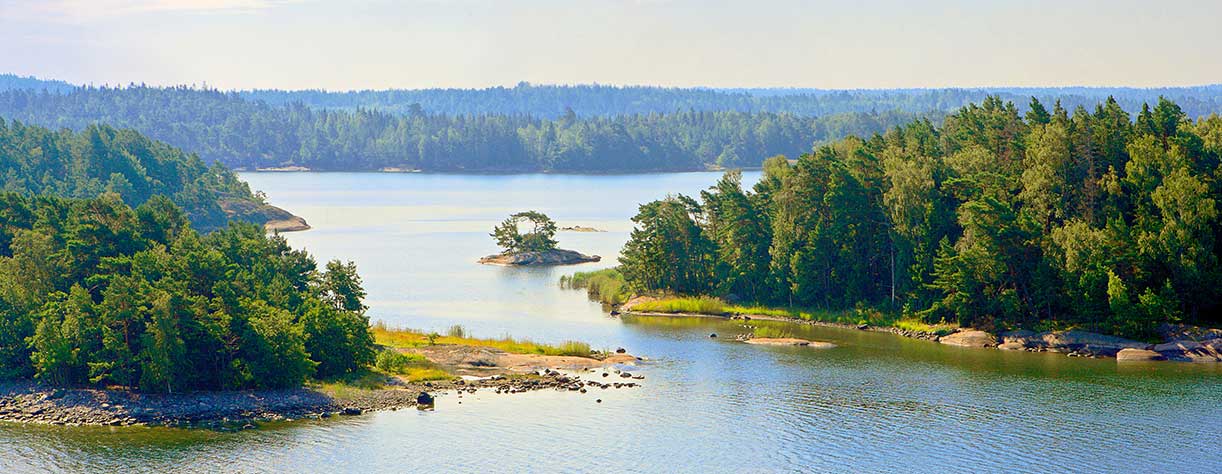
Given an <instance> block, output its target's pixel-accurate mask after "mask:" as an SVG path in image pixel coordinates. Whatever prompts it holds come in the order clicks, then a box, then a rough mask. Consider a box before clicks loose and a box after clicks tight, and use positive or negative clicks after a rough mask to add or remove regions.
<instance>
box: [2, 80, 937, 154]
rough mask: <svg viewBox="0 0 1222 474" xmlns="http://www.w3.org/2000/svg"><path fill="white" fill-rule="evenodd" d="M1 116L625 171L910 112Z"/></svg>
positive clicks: (271, 143) (788, 148) (112, 104)
mask: <svg viewBox="0 0 1222 474" xmlns="http://www.w3.org/2000/svg"><path fill="white" fill-rule="evenodd" d="M0 116H3V117H8V118H10V119H13V120H19V121H22V122H25V123H30V124H38V125H42V126H46V127H53V128H69V129H74V130H83V129H85V128H86V127H88V126H90V125H92V124H97V123H102V124H108V125H110V126H114V127H123V128H132V129H135V130H137V131H139V132H141V133H143V134H146V135H148V136H149V137H152V138H154V139H157V140H162V141H165V142H167V143H169V144H171V145H173V146H177V147H180V148H183V149H186V150H191V151H192V152H195V153H198V154H199V155H200V156H201V157H203V158H204V159H205V160H209V161H215V162H219V163H223V164H225V165H227V166H229V167H234V168H246V169H254V168H266V167H278V166H304V167H308V168H312V169H319V170H377V169H381V168H413V169H423V170H429V171H493V172H495V171H568V172H630V171H674V170H702V169H706V168H708V167H711V166H727V167H756V166H759V159H758V158H759V157H760V156H770V155H774V154H783V153H784V154H798V153H803V152H805V151H809V150H810V149H812V147H813V146H814V145H815V144H816V143H819V142H823V141H828V140H831V139H835V138H838V137H842V136H845V135H848V134H863V135H864V134H870V133H874V132H878V131H882V130H885V129H886V128H887V127H889V126H893V125H897V124H900V123H904V122H906V121H908V120H911V119H912V118H913V114H908V113H900V112H851V113H843V114H837V115H830V116H826V117H820V118H812V117H802V116H798V115H794V114H790V113H751V112H736V111H690V110H689V111H677V112H670V113H646V114H639V115H621V116H616V117H583V116H579V115H577V114H576V113H574V112H573V111H572V110H568V111H567V113H565V114H562V115H561V116H559V117H557V118H555V119H542V118H537V117H534V116H530V115H521V114H475V115H450V114H440V113H432V112H426V111H424V110H423V109H421V108H419V107H417V108H414V109H413V110H410V111H408V112H407V113H405V114H395V113H390V112H384V111H379V110H372V109H364V108H360V109H355V110H324V109H315V108H311V107H307V106H305V105H302V104H299V103H294V104H289V105H284V106H273V105H268V104H267V103H264V102H262V101H253V100H247V99H245V98H243V96H242V95H240V94H237V93H224V92H218V91H214V90H200V89H192V88H185V87H178V88H151V87H142V86H133V87H128V88H118V89H112V88H78V89H74V90H72V91H71V92H67V93H56V92H48V91H45V90H39V91H34V90H10V91H6V92H0Z"/></svg>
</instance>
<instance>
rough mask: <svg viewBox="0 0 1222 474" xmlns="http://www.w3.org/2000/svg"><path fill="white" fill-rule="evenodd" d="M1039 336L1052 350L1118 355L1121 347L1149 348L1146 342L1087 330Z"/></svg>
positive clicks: (1041, 334)
mask: <svg viewBox="0 0 1222 474" xmlns="http://www.w3.org/2000/svg"><path fill="white" fill-rule="evenodd" d="M1037 337H1038V338H1039V339H1040V340H1041V341H1042V342H1043V344H1044V346H1045V347H1047V349H1048V350H1049V351H1051V352H1076V351H1081V350H1083V349H1085V350H1088V351H1090V352H1092V353H1095V354H1102V355H1116V353H1117V352H1119V351H1120V350H1121V349H1149V347H1150V345H1149V344H1146V343H1144V342H1138V341H1133V340H1129V339H1124V338H1121V337H1116V336H1106V335H1103V334H1095V333H1092V332H1086V331H1059V332H1046V333H1040V334H1038V335H1037Z"/></svg>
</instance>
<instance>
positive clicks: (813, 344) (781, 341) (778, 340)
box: [743, 337, 836, 349]
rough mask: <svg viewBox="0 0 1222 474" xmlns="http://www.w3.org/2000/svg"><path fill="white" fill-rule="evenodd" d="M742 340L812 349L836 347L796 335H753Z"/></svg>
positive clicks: (749, 342) (752, 342)
mask: <svg viewBox="0 0 1222 474" xmlns="http://www.w3.org/2000/svg"><path fill="white" fill-rule="evenodd" d="M743 342H746V343H747V344H757V345H765V346H802V347H810V348H813V349H832V348H834V347H836V345H835V344H832V343H830V342H822V341H808V340H806V339H798V338H796V337H753V338H750V339H747V340H745V341H743Z"/></svg>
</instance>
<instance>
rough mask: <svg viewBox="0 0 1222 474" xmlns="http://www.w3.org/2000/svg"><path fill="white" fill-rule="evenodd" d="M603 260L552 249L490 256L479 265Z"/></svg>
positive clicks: (480, 260) (523, 264)
mask: <svg viewBox="0 0 1222 474" xmlns="http://www.w3.org/2000/svg"><path fill="white" fill-rule="evenodd" d="M599 260H602V257H599V256H598V255H586V254H583V253H580V252H576V251H573V250H564V249H552V250H544V251H531V252H518V253H502V254H497V255H489V256H487V257H484V258H481V259H479V263H483V264H489V265H511V266H525V265H573V264H577V263H587V262H597V261H599Z"/></svg>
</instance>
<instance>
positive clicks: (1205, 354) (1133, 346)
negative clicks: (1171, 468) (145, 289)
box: [612, 304, 1222, 363]
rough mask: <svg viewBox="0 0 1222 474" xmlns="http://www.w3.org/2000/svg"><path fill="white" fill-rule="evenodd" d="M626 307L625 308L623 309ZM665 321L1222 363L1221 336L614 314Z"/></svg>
mask: <svg viewBox="0 0 1222 474" xmlns="http://www.w3.org/2000/svg"><path fill="white" fill-rule="evenodd" d="M625 306H627V308H625ZM621 314H626V315H634V316H655V317H657V316H662V317H698V318H716V319H724V320H741V321H750V320H752V319H756V320H761V321H779V322H788V323H795V324H805V325H809V326H821V327H830V328H838V329H845V330H857V331H872V332H883V333H890V334H895V335H897V336H902V337H906V338H909V339H918V340H923V341H929V342H935V343H940V344H944V345H949V346H957V347H966V348H974V349H996V350H1008V351H1026V352H1052V353H1063V354H1065V355H1066V356H1069V357H1088V358H1116V359H1117V360H1118V361H1120V362H1129V361H1141V362H1146V361H1173V362H1191V363H1217V362H1222V337H1213V338H1208V339H1205V340H1203V341H1198V340H1194V339H1190V338H1189V339H1175V340H1169V341H1166V342H1163V343H1159V344H1148V343H1143V342H1138V341H1131V340H1127V339H1122V338H1119V337H1115V336H1108V335H1104V334H1096V333H1091V332H1086V331H1077V330H1069V331H1047V332H1042V333H1036V332H1033V331H1026V330H1017V331H1007V332H1003V333H1000V334H993V333H989V332H986V331H981V330H978V329H968V328H962V329H960V330H958V331H956V332H953V333H951V334H947V335H938V334H935V333H930V332H923V331H911V330H906V329H900V328H897V327H893V326H871V325H868V324H859V325H853V324H846V323H836V322H827V321H817V320H806V319H797V318H786V317H781V316H769V315H754V314H732V315H718V314H706V313H665V312H652V311H633V310H632V309H631V306H630V305H627V304H625V305H623V306H621V307H620V308H619V309H618V310H614V311H613V313H612V315H613V316H614V315H621ZM1218 332H1220V331H1218V330H1206V333H1209V334H1216V333H1218Z"/></svg>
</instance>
